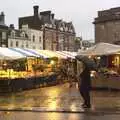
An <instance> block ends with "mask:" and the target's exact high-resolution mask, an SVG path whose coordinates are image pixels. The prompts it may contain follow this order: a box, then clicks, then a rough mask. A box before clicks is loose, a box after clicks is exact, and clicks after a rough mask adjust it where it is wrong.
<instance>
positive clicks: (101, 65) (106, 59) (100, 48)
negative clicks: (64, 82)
mask: <svg viewBox="0 0 120 120" xmlns="http://www.w3.org/2000/svg"><path fill="white" fill-rule="evenodd" d="M78 55H81V56H88V57H89V58H91V59H92V58H93V59H94V60H95V62H96V64H97V65H98V74H99V76H97V78H95V79H94V80H92V86H93V87H97V88H105V89H106V88H107V89H120V45H113V44H109V43H98V44H96V45H94V46H93V47H91V48H89V49H87V50H85V51H79V52H78Z"/></svg>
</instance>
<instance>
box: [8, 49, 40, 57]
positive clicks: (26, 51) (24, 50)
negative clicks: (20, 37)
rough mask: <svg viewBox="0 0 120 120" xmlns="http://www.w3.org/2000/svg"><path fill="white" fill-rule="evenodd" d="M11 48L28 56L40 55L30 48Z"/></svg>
mask: <svg viewBox="0 0 120 120" xmlns="http://www.w3.org/2000/svg"><path fill="white" fill-rule="evenodd" d="M9 49H10V50H13V51H14V52H18V53H20V54H22V55H24V56H26V57H40V55H38V54H35V53H33V52H31V51H30V50H27V49H24V48H9Z"/></svg>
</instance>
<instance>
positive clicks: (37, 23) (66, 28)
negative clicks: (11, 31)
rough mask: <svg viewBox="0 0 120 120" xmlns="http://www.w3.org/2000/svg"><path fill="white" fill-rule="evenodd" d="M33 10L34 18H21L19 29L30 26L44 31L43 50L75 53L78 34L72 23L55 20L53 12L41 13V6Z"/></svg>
mask: <svg viewBox="0 0 120 120" xmlns="http://www.w3.org/2000/svg"><path fill="white" fill-rule="evenodd" d="M33 10H34V14H33V16H27V17H21V18H19V29H22V26H23V25H28V27H29V28H32V29H37V30H42V31H43V49H48V50H68V51H74V48H75V35H76V34H75V29H74V26H73V24H72V22H65V21H63V20H58V19H55V18H54V14H53V13H51V11H43V12H39V6H34V7H33Z"/></svg>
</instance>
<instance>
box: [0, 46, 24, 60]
mask: <svg viewBox="0 0 120 120" xmlns="http://www.w3.org/2000/svg"><path fill="white" fill-rule="evenodd" d="M25 57H26V56H25V55H23V54H21V53H18V52H15V51H12V50H10V49H9V48H3V47H0V59H4V60H5V59H20V58H25Z"/></svg>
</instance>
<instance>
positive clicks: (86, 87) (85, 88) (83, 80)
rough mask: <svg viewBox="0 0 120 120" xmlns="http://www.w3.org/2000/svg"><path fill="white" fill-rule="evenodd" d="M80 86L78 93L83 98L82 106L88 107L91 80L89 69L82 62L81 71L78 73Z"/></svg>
mask: <svg viewBox="0 0 120 120" xmlns="http://www.w3.org/2000/svg"><path fill="white" fill-rule="evenodd" d="M79 79H80V87H79V91H80V94H81V96H82V98H83V100H84V103H83V104H82V107H83V108H90V107H91V104H90V90H91V80H90V70H89V68H88V67H87V65H85V64H84V63H83V71H82V72H81V74H80V78H79Z"/></svg>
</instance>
